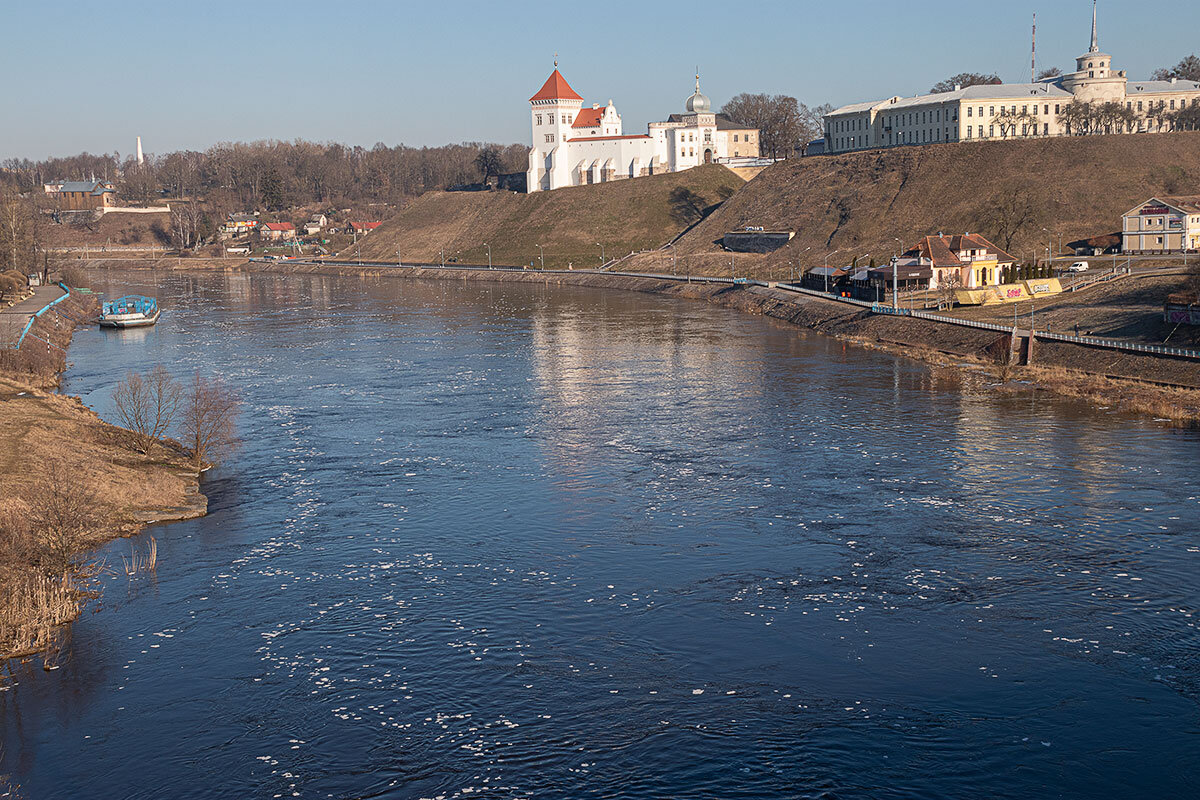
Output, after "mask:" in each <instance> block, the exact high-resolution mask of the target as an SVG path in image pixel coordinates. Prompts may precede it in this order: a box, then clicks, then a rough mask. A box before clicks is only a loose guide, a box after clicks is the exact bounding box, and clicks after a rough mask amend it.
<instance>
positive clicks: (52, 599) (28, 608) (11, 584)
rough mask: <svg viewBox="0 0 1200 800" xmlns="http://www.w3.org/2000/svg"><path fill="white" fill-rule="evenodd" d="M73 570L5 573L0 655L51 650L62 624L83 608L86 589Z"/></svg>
mask: <svg viewBox="0 0 1200 800" xmlns="http://www.w3.org/2000/svg"><path fill="white" fill-rule="evenodd" d="M79 581H80V579H79V577H78V576H76V575H74V574H63V575H57V576H50V575H46V574H44V573H42V572H38V571H25V572H19V573H17V574H15V575H10V576H7V577H6V580H5V589H6V591H5V594H4V596H3V597H2V598H0V657H5V658H14V657H20V656H25V655H29V654H31V653H37V652H41V651H45V650H53V649H54V646H55V644H56V642H57V640H58V637H59V635H60V632H61V630H62V626H63V625H65V624H66V623H68V622H71V621H72V620H74V619H75V618H76V617H78V616H79V614H80V613H81V612H82V611H83V607H84V604H85V603H86V602H87V593H86V592H85V591H84V589H83V588H81V585H80V582H79Z"/></svg>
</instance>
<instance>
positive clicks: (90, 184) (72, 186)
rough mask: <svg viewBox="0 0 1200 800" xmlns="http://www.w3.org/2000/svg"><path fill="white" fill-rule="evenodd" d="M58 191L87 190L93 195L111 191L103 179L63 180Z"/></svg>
mask: <svg viewBox="0 0 1200 800" xmlns="http://www.w3.org/2000/svg"><path fill="white" fill-rule="evenodd" d="M58 191H60V192H89V193H91V194H93V195H96V194H104V193H105V192H111V191H113V189H112V187H111V186H108V185H106V184H105V183H104V181H63V182H62V185H61V187H59V190H58Z"/></svg>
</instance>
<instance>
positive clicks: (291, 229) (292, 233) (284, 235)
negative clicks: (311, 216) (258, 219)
mask: <svg viewBox="0 0 1200 800" xmlns="http://www.w3.org/2000/svg"><path fill="white" fill-rule="evenodd" d="M258 233H259V235H260V236H261V237H262V238H263V240H264V241H268V242H283V241H290V240H292V239H295V238H296V226H295V225H293V224H292V223H290V222H264V223H263V224H261V225H259V226H258Z"/></svg>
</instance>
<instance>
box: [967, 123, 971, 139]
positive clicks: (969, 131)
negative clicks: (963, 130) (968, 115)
mask: <svg viewBox="0 0 1200 800" xmlns="http://www.w3.org/2000/svg"><path fill="white" fill-rule="evenodd" d="M967 138H968V139H970V138H971V126H970V125H968V126H967Z"/></svg>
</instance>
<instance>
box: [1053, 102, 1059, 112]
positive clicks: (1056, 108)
mask: <svg viewBox="0 0 1200 800" xmlns="http://www.w3.org/2000/svg"><path fill="white" fill-rule="evenodd" d="M1058 109H1059V106H1058V103H1055V104H1054V113H1055V114H1058V113H1060V112H1059V110H1058Z"/></svg>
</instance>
